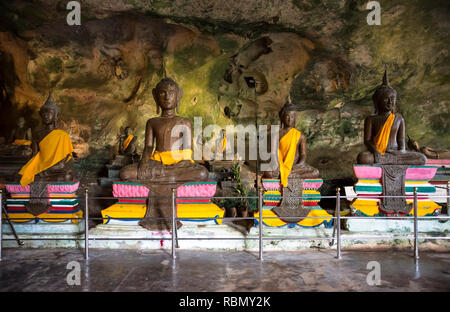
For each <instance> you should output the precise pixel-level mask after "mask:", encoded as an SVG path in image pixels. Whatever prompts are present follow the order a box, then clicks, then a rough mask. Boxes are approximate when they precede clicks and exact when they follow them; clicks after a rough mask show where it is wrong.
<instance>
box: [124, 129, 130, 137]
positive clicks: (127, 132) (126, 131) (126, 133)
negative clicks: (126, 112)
mask: <svg viewBox="0 0 450 312" xmlns="http://www.w3.org/2000/svg"><path fill="white" fill-rule="evenodd" d="M130 134H131V129H130V128H129V127H126V128H125V135H127V136H128V135H130Z"/></svg>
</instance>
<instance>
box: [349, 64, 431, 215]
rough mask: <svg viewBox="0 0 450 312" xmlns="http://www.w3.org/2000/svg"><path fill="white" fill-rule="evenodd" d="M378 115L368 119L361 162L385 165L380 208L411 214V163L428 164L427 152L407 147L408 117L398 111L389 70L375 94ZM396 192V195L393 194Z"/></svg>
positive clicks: (366, 120) (360, 157)
mask: <svg viewBox="0 0 450 312" xmlns="http://www.w3.org/2000/svg"><path fill="white" fill-rule="evenodd" d="M372 100H373V103H374V105H375V115H373V116H369V117H367V118H366V119H365V121H364V144H365V145H366V147H367V149H368V151H364V152H361V153H359V155H358V157H357V163H358V164H362V165H379V166H381V168H382V178H381V183H382V187H383V196H385V197H384V198H382V199H381V201H380V207H379V209H380V211H382V212H383V213H386V214H397V213H400V214H407V213H409V212H410V211H411V205H408V204H407V203H406V198H405V197H399V196H404V195H405V194H406V191H405V181H406V170H407V169H408V167H409V166H410V165H424V164H425V163H426V161H427V158H426V156H425V155H424V154H422V153H418V152H410V151H407V150H406V148H405V147H406V142H405V133H406V127H405V120H404V119H403V117H402V115H400V114H399V113H397V109H396V101H397V91H395V89H393V88H392V87H391V86H390V85H389V80H388V75H387V70H386V71H385V72H384V76H383V83H382V84H381V85H380V86H378V87H377V88H376V90H375V93H374V94H373V96H372ZM391 196H392V197H391Z"/></svg>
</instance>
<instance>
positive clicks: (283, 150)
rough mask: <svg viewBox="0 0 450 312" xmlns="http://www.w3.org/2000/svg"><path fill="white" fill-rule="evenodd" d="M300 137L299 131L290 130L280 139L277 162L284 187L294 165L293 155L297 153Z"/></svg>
mask: <svg viewBox="0 0 450 312" xmlns="http://www.w3.org/2000/svg"><path fill="white" fill-rule="evenodd" d="M301 135H302V133H301V132H300V131H298V130H297V129H295V128H292V129H291V130H289V131H288V133H286V134H285V135H284V136H283V137H282V138H281V139H280V144H279V146H278V162H279V164H280V180H281V184H282V185H283V186H284V187H286V186H287V183H288V177H289V174H290V173H291V170H292V166H293V164H294V159H295V153H296V152H297V144H298V140H300V137H301Z"/></svg>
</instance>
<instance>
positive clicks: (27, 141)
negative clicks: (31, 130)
mask: <svg viewBox="0 0 450 312" xmlns="http://www.w3.org/2000/svg"><path fill="white" fill-rule="evenodd" d="M13 145H31V141H30V140H22V139H15V140H14V142H13Z"/></svg>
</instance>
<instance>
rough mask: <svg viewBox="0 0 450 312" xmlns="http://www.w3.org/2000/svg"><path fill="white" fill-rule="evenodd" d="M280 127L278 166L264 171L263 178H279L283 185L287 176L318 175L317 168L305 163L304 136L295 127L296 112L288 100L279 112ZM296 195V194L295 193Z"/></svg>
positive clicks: (284, 185) (286, 180) (286, 181)
mask: <svg viewBox="0 0 450 312" xmlns="http://www.w3.org/2000/svg"><path fill="white" fill-rule="evenodd" d="M279 117H280V121H281V128H280V133H279V137H280V140H279V145H278V168H277V169H276V170H273V171H265V172H264V174H263V177H265V178H273V179H274V178H275V179H276V178H280V180H281V184H282V185H283V187H286V186H287V184H288V177H290V178H298V179H308V178H310V179H312V178H317V177H319V170H317V169H316V168H314V167H311V166H310V165H308V164H307V163H306V137H305V135H303V134H302V133H301V132H300V131H299V130H297V129H295V128H294V127H295V123H296V118H297V112H296V110H295V106H294V105H293V104H292V103H291V102H290V101H288V102H287V103H286V104H285V105H284V106H283V108H282V109H281V110H280V112H279ZM297 196H298V195H297Z"/></svg>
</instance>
